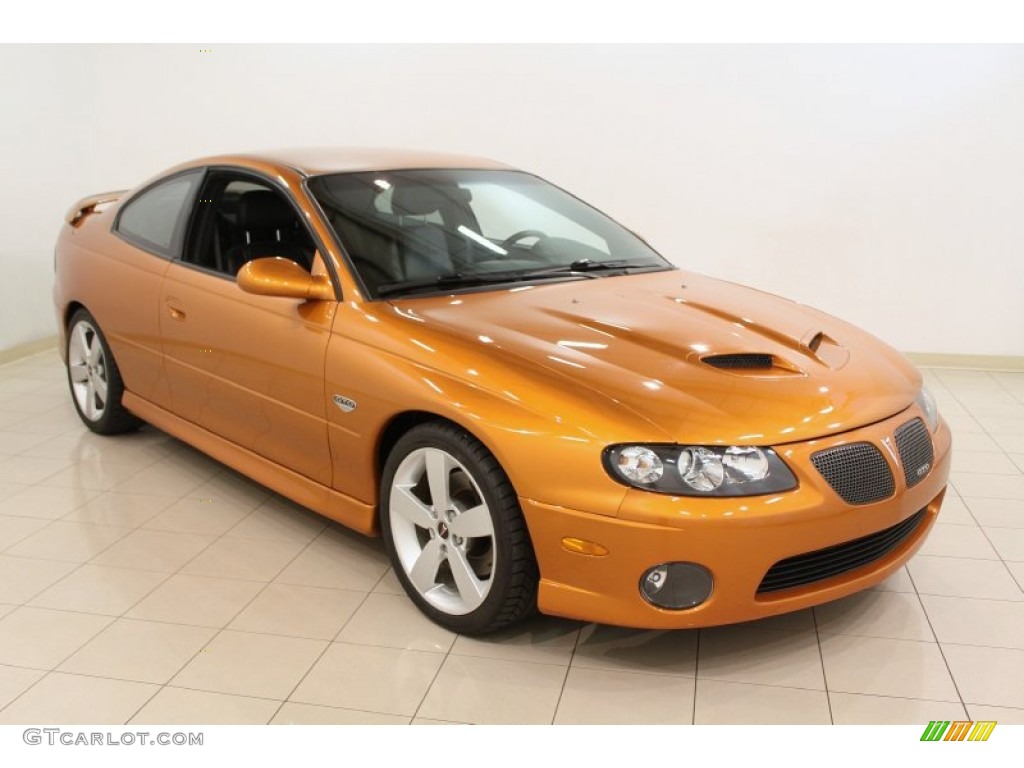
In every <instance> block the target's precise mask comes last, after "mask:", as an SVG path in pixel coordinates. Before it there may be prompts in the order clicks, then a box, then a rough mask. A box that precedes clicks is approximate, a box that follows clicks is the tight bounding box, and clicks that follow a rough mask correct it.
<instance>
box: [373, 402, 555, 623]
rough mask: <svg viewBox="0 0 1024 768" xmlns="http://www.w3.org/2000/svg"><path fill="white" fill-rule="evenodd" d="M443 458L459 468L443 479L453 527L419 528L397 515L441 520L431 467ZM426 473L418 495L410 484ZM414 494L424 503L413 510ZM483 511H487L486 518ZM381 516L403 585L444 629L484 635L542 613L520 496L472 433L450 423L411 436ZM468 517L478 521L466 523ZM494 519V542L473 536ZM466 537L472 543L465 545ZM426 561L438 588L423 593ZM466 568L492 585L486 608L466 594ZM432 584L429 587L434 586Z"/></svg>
mask: <svg viewBox="0 0 1024 768" xmlns="http://www.w3.org/2000/svg"><path fill="white" fill-rule="evenodd" d="M439 454H444V455H446V456H448V457H450V459H452V460H453V462H452V463H445V464H443V466H444V467H445V471H444V472H443V473H442V474H443V476H444V477H445V483H446V486H445V487H446V488H447V490H446V491H445V497H446V498H447V499H448V500H449V503H448V505H447V507H448V515H449V517H448V518H447V519H448V520H450V527H449V526H448V524H446V523H445V522H444V521H443V520H442V514H441V513H437V514H436V515H435V516H434V518H433V520H434V523H433V524H432V525H433V528H432V529H431V527H430V526H431V523H430V519H428V518H426V517H419V518H418V522H415V523H414V522H411V518H410V517H409V516H408V515H407V514H403V513H401V512H399V511H397V510H399V509H413V510H414V512H415V514H417V515H421V516H422V515H424V514H428V513H429V514H434V513H432V512H431V510H432V509H433V507H434V504H433V502H434V498H433V491H432V490H431V486H430V483H429V480H428V469H427V467H428V466H430V464H429V463H428V462H437V461H439V460H441V459H440V458H439ZM421 461H422V469H421V470H420V469H418V467H419V463H420V462H421ZM444 461H445V462H447V459H444ZM435 466H436V464H435ZM400 470H401V473H400V472H399V471H400ZM418 471H422V473H423V474H422V477H420V479H419V481H418V482H419V485H417V486H416V487H415V488H413V487H412V485H411V484H410V483H411V482H413V480H412V479H410V478H413V479H414V478H415V477H416V473H417V472H418ZM439 476H440V475H439ZM410 493H411V494H412V495H414V496H416V497H417V498H416V499H414V500H413V501H412V502H411V504H412V506H411V507H410V506H409V505H410V501H409V498H410ZM417 504H418V505H419V506H416V505H417ZM481 504H482V505H485V507H486V513H487V514H486V515H485V514H484V513H483V512H482V511H481ZM379 512H380V524H381V532H382V535H383V538H384V544H385V547H386V548H387V551H388V556H389V557H390V558H391V563H392V565H393V566H394V569H395V573H396V574H397V575H398V579H399V581H400V582H401V583H402V586H403V587H404V588H405V591H406V593H408V595H409V597H410V598H411V599H412V601H413V602H414V603H415V604H416V606H417V607H418V608H419V609H420V610H421V611H423V613H425V614H426V615H427V616H428V617H429V618H430V619H432V620H433V621H434V622H436V623H437V624H440V625H441V626H443V627H445V628H446V629H449V630H452V631H454V632H459V633H461V634H466V635H481V634H486V633H489V632H493V631H495V630H497V629H500V628H501V627H505V626H507V625H509V624H513V623H515V622H517V621H520V620H521V619H524V618H526V617H527V616H529V615H531V614H533V613H534V612H535V611H536V607H537V583H538V579H539V575H538V569H537V561H536V557H535V556H534V552H533V546H532V544H531V542H530V535H529V532H528V531H527V528H526V522H525V521H524V520H523V515H522V512H521V511H520V509H519V501H518V499H517V497H516V493H515V490H514V489H513V487H512V483H511V482H509V479H508V477H507V476H506V475H505V473H504V471H503V470H502V468H501V466H500V465H499V464H498V462H497V460H496V459H495V458H494V456H492V455H491V453H490V452H489V451H488V450H487V449H486V448H485V447H484V446H483V445H482V444H481V443H480V442H479V441H478V440H476V439H475V438H474V437H473V436H472V435H470V434H469V433H467V432H466V431H465V430H463V429H461V428H459V427H457V426H455V425H453V424H450V423H447V422H431V423H426V424H420V425H418V426H416V427H414V428H412V429H411V430H409V431H408V432H407V433H406V434H405V435H403V436H402V437H401V438H400V439H399V440H398V442H397V443H396V444H395V446H394V448H393V449H392V451H391V453H390V455H389V456H388V459H387V462H386V463H385V465H384V470H383V473H382V479H381V492H380V509H379ZM465 512H469V513H470V514H467V515H465V516H463V513H465ZM474 513H475V514H474ZM393 515H394V517H393ZM487 517H489V519H490V525H491V531H490V534H489V536H488V535H483V536H479V537H477V536H470V535H469V533H475V532H479V531H481V530H483V529H482V528H480V527H479V526H481V525H485V521H486V518H487ZM460 525H461V526H462V527H460ZM467 526H468V527H467ZM459 531H461V532H463V533H466V534H467V535H466V536H463V537H460V536H458V535H457V533H458V532H459ZM432 547H439V548H440V550H439V551H440V554H439V559H438V564H437V566H433V565H432V564H433V558H432V554H433V551H434V550H433V549H429V548H432ZM418 548H419V549H418ZM417 552H418V555H417ZM419 556H423V557H425V558H427V559H428V560H429V563H428V564H427V565H426V566H425V570H423V571H421V573H428V572H429V570H430V568H431V567H433V572H434V575H433V577H432V578H433V580H434V582H435V583H434V585H433V587H432V588H430V589H427V590H422V589H421V588H419V587H417V586H416V584H414V583H413V580H412V577H411V574H412V571H413V568H412V567H411V566H412V564H413V563H416V562H419ZM460 564H468V565H469V567H470V568H472V569H473V574H472V575H474V576H476V577H477V578H478V579H479V581H478V582H476V584H481V585H482V584H486V592H485V594H484V595H483V597H482V601H480V602H479V604H476V603H475V601H476V600H478V599H480V598H479V592H476V593H474V592H473V590H463V589H461V588H460V586H459V583H458V580H457V578H456V576H455V572H456V570H459V571H460V572H461V574H462V577H463V579H465V578H466V576H465V573H466V571H465V569H463V568H460V567H459V565H460ZM446 569H447V570H446ZM429 578H430V577H428V580H427V581H426V582H424V583H429ZM461 583H462V584H463V585H464V584H466V583H467V582H466V581H463V582H461ZM468 583H473V582H468ZM476 584H474V586H476ZM463 592H466V594H467V595H469V597H468V598H467V597H464V596H463Z"/></svg>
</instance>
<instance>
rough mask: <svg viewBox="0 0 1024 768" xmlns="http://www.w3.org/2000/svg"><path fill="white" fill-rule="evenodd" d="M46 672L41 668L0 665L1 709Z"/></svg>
mask: <svg viewBox="0 0 1024 768" xmlns="http://www.w3.org/2000/svg"><path fill="white" fill-rule="evenodd" d="M45 674H46V673H45V672H43V671H42V670H39V669H25V668H24V667H7V666H4V665H0V709H3V708H4V707H6V706H7V705H8V704H10V703H11V702H12V701H14V700H15V699H16V698H18V697H19V696H21V694H23V693H24V692H25V691H27V690H28V689H29V688H30V687H32V685H34V684H35V683H36V682H38V681H39V680H40V679H41V678H42V677H43V675H45Z"/></svg>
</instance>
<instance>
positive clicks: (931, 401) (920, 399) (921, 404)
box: [914, 386, 939, 432]
mask: <svg viewBox="0 0 1024 768" xmlns="http://www.w3.org/2000/svg"><path fill="white" fill-rule="evenodd" d="M914 402H915V403H917V406H918V408H920V409H921V410H922V411H924V421H925V423H926V424H927V425H928V429H929V430H930V431H932V432H934V431H935V430H936V429H938V428H939V406H938V405H936V404H935V396H934V395H932V393H931V391H930V390H929V389H928V387H924V386H922V387H921V391H920V392H918V393H917V399H916V400H915V401H914Z"/></svg>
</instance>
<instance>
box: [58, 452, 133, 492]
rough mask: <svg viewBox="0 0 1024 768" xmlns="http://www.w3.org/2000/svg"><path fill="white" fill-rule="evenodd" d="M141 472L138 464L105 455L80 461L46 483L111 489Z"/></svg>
mask: <svg viewBox="0 0 1024 768" xmlns="http://www.w3.org/2000/svg"><path fill="white" fill-rule="evenodd" d="M138 472H139V468H138V467H137V466H133V465H131V464H122V463H120V462H111V461H108V460H107V459H106V458H105V457H103V458H99V459H92V460H87V461H78V462H75V463H74V464H72V465H71V466H70V467H68V468H67V469H65V470H63V471H61V472H58V473H57V474H55V475H53V476H52V477H50V478H49V479H47V480H46V485H52V486H56V487H63V488H81V489H90V490H94V491H109V490H111V489H112V488H114V487H116V486H117V485H119V484H120V483H122V482H124V481H125V480H127V479H129V478H131V477H132V476H134V475H135V474H137V473H138Z"/></svg>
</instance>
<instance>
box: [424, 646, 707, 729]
mask: <svg viewBox="0 0 1024 768" xmlns="http://www.w3.org/2000/svg"><path fill="white" fill-rule="evenodd" d="M566 672H567V669H566V668H565V667H562V666H555V665H554V664H533V663H531V662H522V661H504V660H501V659H483V658H478V657H469V656H449V657H448V658H447V659H446V660H445V662H444V665H443V666H442V667H441V671H440V672H438V673H437V678H436V679H435V680H434V682H433V684H432V685H431V686H430V690H429V691H428V692H427V695H426V698H424V700H423V704H422V706H420V708H419V711H418V712H417V713H416V714H417V715H418V716H422V717H428V718H434V719H437V720H454V721H456V722H461V723H479V724H510V725H535V724H548V723H551V722H552V720H553V719H554V716H555V710H556V708H557V706H558V698H559V694H560V693H561V691H562V684H563V682H564V681H565V678H566ZM686 682H690V681H686Z"/></svg>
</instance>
